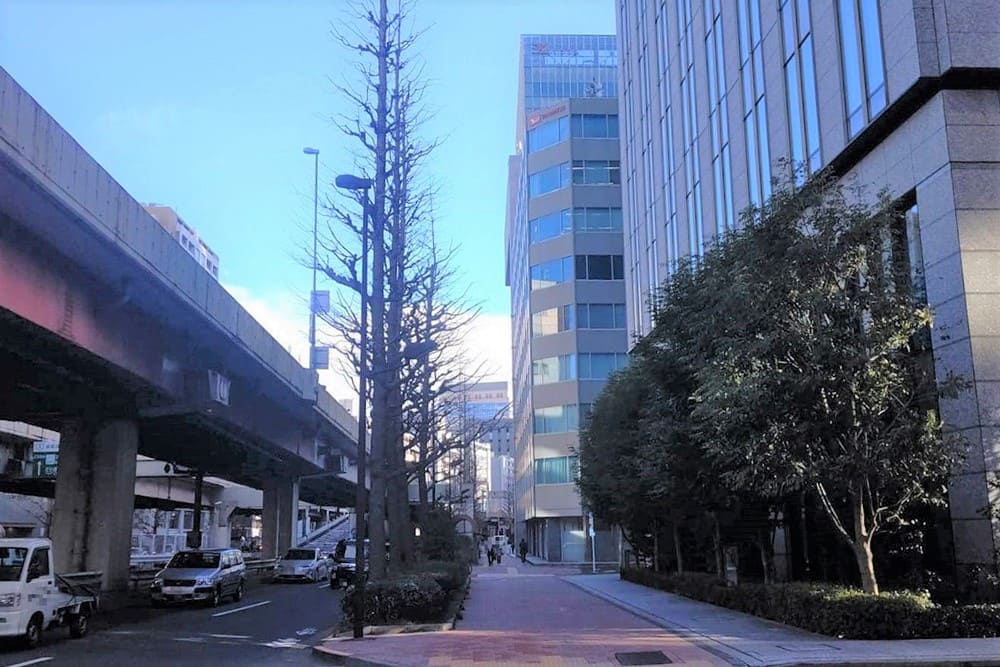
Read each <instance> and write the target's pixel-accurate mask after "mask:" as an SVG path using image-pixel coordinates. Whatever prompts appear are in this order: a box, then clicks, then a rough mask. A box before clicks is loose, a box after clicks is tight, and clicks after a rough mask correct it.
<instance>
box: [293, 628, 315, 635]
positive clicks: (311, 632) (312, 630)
mask: <svg viewBox="0 0 1000 667" xmlns="http://www.w3.org/2000/svg"><path fill="white" fill-rule="evenodd" d="M316 632H318V631H317V630H316V628H302V629H301V630H296V631H295V634H297V635H298V636H299V637H308V636H309V635H314V634H316Z"/></svg>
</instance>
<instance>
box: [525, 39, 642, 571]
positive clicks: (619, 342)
mask: <svg viewBox="0 0 1000 667" xmlns="http://www.w3.org/2000/svg"><path fill="white" fill-rule="evenodd" d="M616 66H617V53H616V47H615V38H614V37H613V36H610V35H523V36H522V37H521V44H520V70H519V83H518V100H517V135H516V137H515V146H516V148H515V154H514V155H513V156H512V157H511V158H510V159H509V161H508V174H509V180H508V186H507V191H508V204H507V223H506V250H507V254H506V271H507V284H508V286H510V288H511V312H512V315H513V320H512V326H513V376H514V377H513V427H514V436H513V440H514V450H515V473H514V474H515V491H514V495H515V500H516V501H515V528H514V532H515V538H516V539H520V538H521V537H525V538H526V539H527V541H528V544H529V549H530V551H531V553H532V554H535V555H537V556H540V557H542V558H546V559H548V560H549V561H557V562H581V561H585V560H589V559H590V551H591V550H590V548H589V543H588V539H587V537H586V533H585V526H584V525H583V512H584V510H583V508H582V507H581V499H580V496H579V494H578V493H577V490H576V486H575V478H576V470H577V465H576V456H575V454H574V452H575V451H576V449H577V447H578V446H579V433H578V431H579V427H580V423H581V420H582V419H583V418H585V416H586V412H587V409H588V406H589V405H590V404H591V402H592V401H593V400H594V398H595V397H596V396H597V394H598V393H599V392H600V390H601V388H602V387H603V385H604V382H605V380H606V379H607V377H608V375H609V374H610V373H612V372H613V371H614V370H615V369H617V368H621V367H622V366H624V365H625V363H626V359H627V357H626V350H627V347H628V338H627V333H626V326H625V284H624V280H623V278H624V263H623V257H622V253H623V240H622V210H621V188H620V181H621V178H620V168H619V147H618V102H617V99H616V97H615V95H616V91H617V82H616V76H617V69H616ZM596 539H597V543H596V544H597V551H598V559H599V560H617V541H616V540H617V536H616V535H615V534H614V533H613V531H610V530H603V529H602V530H599V531H598V534H597V538H596Z"/></svg>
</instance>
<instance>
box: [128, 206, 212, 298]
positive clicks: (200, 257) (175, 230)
mask: <svg viewBox="0 0 1000 667" xmlns="http://www.w3.org/2000/svg"><path fill="white" fill-rule="evenodd" d="M143 208H145V209H146V212H147V213H149V214H150V215H151V216H153V219H155V220H156V221H157V222H158V223H160V226H161V227H163V228H164V229H165V230H167V233H168V234H170V236H172V237H173V238H174V240H176V241H177V242H178V243H180V244H181V247H182V248H184V250H186V251H187V252H188V254H189V255H191V256H192V257H194V258H195V261H197V262H198V264H199V265H200V266H201V267H202V268H203V269H205V270H206V271H208V272H209V273H210V274H212V277H213V278H215V279H216V280H218V279H219V256H218V255H216V254H215V251H214V250H212V249H211V248H209V247H208V244H207V243H205V241H203V240H202V238H201V237H200V236H199V235H198V232H197V230H195V228H194V227H192V226H191V225H189V224H187V223H186V222H184V220H183V219H182V218H181V217H180V216H179V215H177V211H175V210H174V209H172V208H171V207H169V206H163V205H161V204H145V205H144V206H143Z"/></svg>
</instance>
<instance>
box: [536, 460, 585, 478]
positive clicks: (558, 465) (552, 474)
mask: <svg viewBox="0 0 1000 667" xmlns="http://www.w3.org/2000/svg"><path fill="white" fill-rule="evenodd" d="M578 469H579V464H578V463H577V457H575V456H556V457H553V458H547V459H535V484H572V483H573V482H574V481H576V478H577V471H578Z"/></svg>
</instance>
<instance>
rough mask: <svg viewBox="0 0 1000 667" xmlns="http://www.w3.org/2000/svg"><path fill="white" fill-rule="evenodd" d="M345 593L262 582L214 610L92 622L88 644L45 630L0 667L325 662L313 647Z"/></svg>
mask: <svg viewBox="0 0 1000 667" xmlns="http://www.w3.org/2000/svg"><path fill="white" fill-rule="evenodd" d="M342 595H343V593H342V592H341V591H331V590H330V589H329V587H321V584H315V583H304V584H259V585H252V586H251V587H250V588H248V590H247V593H246V595H245V596H244V598H243V600H242V601H241V602H239V603H233V602H231V601H227V602H225V603H223V604H222V605H220V606H219V607H217V608H214V609H212V608H206V607H187V608H168V609H153V608H151V607H147V606H143V607H139V608H135V609H129V610H119V611H117V612H115V613H114V614H110V615H106V616H105V617H104V618H101V617H100V615H98V616H97V617H95V618H94V622H93V624H92V628H91V631H90V633H89V634H88V636H87V637H85V638H83V639H70V638H69V633H68V631H67V630H66V629H65V628H56V629H53V630H50V631H48V632H47V633H46V634H45V636H44V637H43V639H42V644H41V646H39V647H38V648H37V649H35V650H33V651H27V650H23V649H19V648H17V647H16V646H13V645H11V646H0V667H29V666H31V665H39V666H40V667H50V666H51V667H64V666H65V667H70V666H72V667H77V666H79V667H91V666H92V667H112V666H115V665H122V666H125V665H127V666H129V667H136V666H141V667H160V666H162V667H167V666H168V665H169V666H171V667H173V666H175V665H212V666H213V667H218V666H219V665H230V664H232V665H240V666H241V667H254V666H257V665H260V666H263V665H320V664H326V663H324V662H323V661H322V659H320V658H317V657H315V656H314V655H313V652H312V651H311V650H310V649H311V647H312V645H313V644H314V643H316V642H318V641H320V640H321V639H322V638H323V633H324V632H325V631H326V630H328V629H329V628H330V627H332V626H333V625H335V624H336V623H338V622H339V621H340V618H341V615H340V599H341V596H342Z"/></svg>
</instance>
